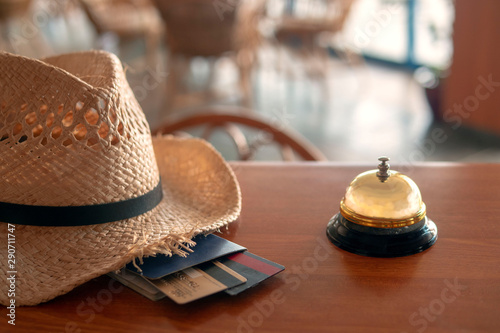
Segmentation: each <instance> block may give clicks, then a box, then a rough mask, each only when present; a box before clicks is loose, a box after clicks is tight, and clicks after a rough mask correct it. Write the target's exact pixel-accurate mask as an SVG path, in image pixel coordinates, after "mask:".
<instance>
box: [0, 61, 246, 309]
mask: <svg viewBox="0 0 500 333" xmlns="http://www.w3.org/2000/svg"><path fill="white" fill-rule="evenodd" d="M0 160H1V163H0V188H1V191H0V201H2V202H10V203H17V204H27V205H47V206H72V205H78V206H81V205H91V204H99V203H109V202H117V201H122V200H125V199H129V198H133V197H137V196H139V195H142V194H145V193H147V192H148V191H150V190H151V189H153V188H154V187H155V185H156V184H157V183H158V180H159V177H160V175H161V179H162V186H163V193H164V198H163V200H162V202H161V203H160V204H159V205H158V206H157V207H155V208H154V209H153V210H151V211H149V212H147V213H145V214H142V215H140V216H138V217H135V218H131V219H127V220H122V221H117V222H112V223H105V224H100V225H90V226H81V227H36V226H21V225H17V226H16V227H15V237H16V243H15V246H16V267H15V268H16V270H17V282H16V305H36V304H38V303H41V302H45V301H48V300H50V299H52V298H54V297H56V296H58V295H61V294H64V293H66V292H68V291H70V290H71V289H73V288H74V287H76V286H78V285H80V284H82V283H84V282H86V281H88V280H90V279H92V278H94V277H97V276H99V275H102V274H105V273H107V272H110V271H112V270H116V269H119V268H121V267H122V266H123V265H125V264H126V263H127V262H129V261H131V260H134V259H136V258H139V260H140V259H141V258H142V257H143V256H149V255H154V254H156V253H165V254H173V253H177V254H181V255H183V254H185V251H183V248H184V246H185V244H186V243H188V244H189V242H190V238H191V237H192V236H194V235H195V234H198V233H202V232H205V233H207V232H211V231H214V230H216V229H218V228H220V227H222V226H224V225H226V224H227V223H229V222H231V221H234V220H235V219H236V218H237V217H238V215H239V212H240V209H241V194H240V190H239V186H238V184H237V182H236V179H235V177H234V174H233V173H232V171H231V169H230V168H229V166H228V165H227V164H226V163H225V162H224V160H223V159H222V157H221V156H220V155H219V154H218V153H217V152H216V151H215V150H214V149H213V148H212V147H211V146H209V145H208V144H207V143H205V142H204V141H201V140H197V139H189V140H186V139H174V138H172V137H158V138H153V139H152V138H151V135H150V130H149V127H148V125H147V122H146V119H145V116H144V114H143V113H142V110H141V108H140V106H139V104H138V103H137V101H136V99H135V97H134V96H133V93H132V91H131V89H130V87H129V85H128V83H127V81H126V79H125V76H124V73H123V70H122V66H121V64H120V62H119V60H118V59H117V58H116V57H115V56H113V55H111V54H109V53H105V52H98V51H91V52H84V53H74V54H67V55H62V56H57V57H52V58H47V59H43V60H42V61H38V60H33V59H28V58H24V57H20V56H14V55H11V54H7V53H0ZM40 218H43V219H50V216H41V217H40ZM7 226H8V225H7V224H6V223H0V239H3V240H4V241H1V242H0V243H1V244H0V268H1V270H0V279H2V280H3V281H5V279H6V271H7V268H6V265H7V244H6V240H7V237H8V236H7ZM5 292H6V291H5V290H2V291H1V292H0V303H1V304H4V305H6V304H7V302H8V301H9V300H8V299H7V295H6V293H5Z"/></svg>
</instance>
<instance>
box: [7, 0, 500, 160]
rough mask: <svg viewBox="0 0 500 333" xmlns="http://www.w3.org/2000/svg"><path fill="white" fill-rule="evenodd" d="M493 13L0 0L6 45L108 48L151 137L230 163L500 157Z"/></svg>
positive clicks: (389, 4)
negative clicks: (207, 144)
mask: <svg viewBox="0 0 500 333" xmlns="http://www.w3.org/2000/svg"><path fill="white" fill-rule="evenodd" d="M499 16H500V2H499V1H497V0H478V1H470V0H455V1H453V0H267V1H266V0H0V50H3V51H7V52H11V53H16V54H20V55H24V56H29V57H34V58H43V57H46V56H50V55H54V54H59V53H67V52H76V51H82V50H89V49H103V50H107V51H109V52H113V53H115V54H116V55H117V56H118V57H119V58H120V59H121V61H122V62H123V64H124V67H125V70H126V73H127V79H128V80H129V83H130V85H131V87H132V89H133V91H134V93H135V95H136V98H137V99H138V101H139V103H140V104H141V106H142V108H143V110H144V112H145V114H146V117H147V119H148V121H149V124H150V126H151V128H152V130H153V131H154V132H155V133H156V132H162V133H175V134H177V135H193V136H201V137H205V138H207V139H209V140H210V141H211V142H212V143H213V144H214V145H215V146H216V148H217V149H219V150H220V151H221V153H222V154H223V156H224V157H225V158H226V159H228V160H235V159H243V160H247V159H256V160H280V159H285V160H289V159H294V158H297V159H307V160H325V159H327V160H330V161H349V162H353V161H367V162H373V161H376V159H377V157H378V156H381V155H387V156H390V157H391V159H392V161H394V162H395V163H416V162H421V161H459V162H500V112H499V108H500V65H499V59H500V46H499V44H498V43H497V40H496V38H497V36H498V33H500V20H499ZM89 66H91V64H89Z"/></svg>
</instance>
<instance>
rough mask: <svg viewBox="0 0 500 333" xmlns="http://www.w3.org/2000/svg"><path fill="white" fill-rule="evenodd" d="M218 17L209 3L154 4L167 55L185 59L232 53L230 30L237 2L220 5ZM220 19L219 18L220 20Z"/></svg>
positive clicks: (160, 0) (199, 0)
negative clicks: (185, 57)
mask: <svg viewBox="0 0 500 333" xmlns="http://www.w3.org/2000/svg"><path fill="white" fill-rule="evenodd" d="M221 2H222V3H224V4H226V5H227V6H233V7H232V8H228V9H227V10H225V11H224V12H223V15H222V14H221V11H220V10H219V11H218V10H217V7H216V4H217V2H214V1H211V0H169V1H165V0H155V1H154V3H155V5H156V7H157V9H158V11H159V12H160V14H161V16H162V18H163V20H164V22H165V26H166V38H167V45H168V47H169V50H170V52H172V53H175V54H182V55H185V56H220V55H221V54H223V53H225V52H229V51H232V50H234V43H233V38H234V27H235V23H236V14H237V8H238V4H239V2H240V1H239V0H233V1H230V2H229V1H228V2H226V1H221ZM221 15H222V16H221Z"/></svg>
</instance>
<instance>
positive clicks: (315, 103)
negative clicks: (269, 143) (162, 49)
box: [128, 51, 500, 163]
mask: <svg viewBox="0 0 500 333" xmlns="http://www.w3.org/2000/svg"><path fill="white" fill-rule="evenodd" d="M269 52H271V53H268V54H267V56H265V57H264V58H265V60H266V61H265V62H264V65H261V67H260V68H259V69H258V70H256V71H255V73H254V77H253V91H254V108H255V110H256V112H258V113H259V114H261V115H262V116H263V117H265V118H266V119H268V120H270V121H273V122H274V123H277V122H278V123H279V124H280V125H282V126H287V127H289V128H293V129H294V130H296V131H298V132H299V133H301V134H302V135H303V136H304V137H306V138H307V139H308V140H309V141H311V142H312V143H314V144H315V145H316V146H317V147H318V148H319V149H320V150H321V151H322V152H323V153H324V154H325V156H326V157H327V158H328V159H329V160H332V161H376V159H377V157H378V156H381V155H387V156H390V157H391V158H392V160H393V161H394V162H395V163H413V162H420V161H464V162H500V138H499V137H497V136H494V135H489V134H487V133H483V132H481V131H477V130H473V129H469V128H464V127H462V128H458V129H457V130H453V129H451V128H450V127H449V126H447V125H446V124H441V123H434V122H433V119H432V115H431V111H430V108H429V106H428V104H427V102H426V99H425V96H424V92H423V89H422V87H421V86H420V85H419V84H418V83H417V82H416V80H415V79H414V77H413V74H412V73H411V72H407V71H404V70H400V69H395V68H391V67H384V66H381V65H375V64H372V63H364V64H362V65H356V66H349V65H347V64H346V63H345V62H343V61H341V60H339V59H337V58H332V59H331V60H330V61H329V63H328V64H327V66H326V67H325V73H326V75H325V77H324V78H308V77H307V75H306V74H305V73H304V71H303V70H302V69H301V68H300V67H301V66H300V62H297V60H296V59H293V57H292V58H290V56H284V57H283V58H281V60H280V63H281V65H282V66H281V67H282V68H284V69H282V71H280V72H279V71H277V70H276V68H277V67H278V66H276V63H277V61H278V60H277V59H276V55H275V54H274V55H273V54H272V51H269ZM273 57H274V58H273ZM160 59H163V57H160ZM283 64H284V65H283ZM287 66H290V67H289V68H288V69H286V68H287ZM205 67H206V66H205V65H203V64H202V63H198V64H196V65H195V66H192V69H193V71H192V72H191V73H189V74H188V76H190V77H191V79H192V80H194V81H196V80H202V79H203V75H204V74H203V73H204V71H205V72H206V68H205ZM155 70H156V71H157V73H162V75H163V74H164V64H161V65H160V66H159V67H157V68H156V69H155ZM150 72H151V68H147V69H146V70H145V71H138V72H136V73H132V71H129V75H128V77H129V80H130V81H131V85H132V87H133V88H134V90H136V94H137V95H140V96H139V97H141V96H142V94H141V92H142V91H141V89H140V82H141V80H143V77H144V75H151V73H150ZM217 73H219V76H216V79H215V81H216V84H217V86H218V88H219V90H221V91H222V92H224V93H226V95H228V96H230V97H229V98H226V99H225V100H222V101H219V103H221V104H235V102H237V98H231V96H232V94H237V90H236V89H235V86H236V80H237V78H236V73H235V71H234V68H233V67H232V66H231V64H230V62H229V61H228V60H225V61H222V62H220V63H219V64H218V72H217ZM160 76H161V75H160ZM167 79H168V77H167ZM163 89H164V82H161V83H160V84H159V85H158V87H157V89H155V90H154V91H148V92H147V97H145V98H143V99H142V100H141V104H142V105H143V108H144V111H145V112H146V115H147V117H148V120H149V121H150V123H151V125H152V127H155V126H157V125H158V124H159V123H161V119H162V118H163V117H164V112H165V111H164V107H163V105H164V103H165V98H166V97H165V94H164V90H163ZM137 92H139V94H138V93H137ZM174 112H177V113H178V114H181V113H183V112H186V111H185V110H180V109H177V110H174ZM436 129H440V130H442V131H443V133H444V134H443V135H442V138H441V140H439V142H436V141H435V140H433V139H432V136H431V135H430V133H432V131H433V130H436ZM214 143H216V146H217V148H218V149H219V150H220V151H221V152H222V153H223V155H224V156H225V157H226V158H228V159H232V158H234V157H235V155H234V154H232V153H231V152H230V150H231V147H230V146H227V147H226V146H225V145H224V142H222V141H221V142H219V141H218V140H217V137H216V138H215V140H214ZM258 158H259V159H279V156H278V155H277V154H273V153H270V152H267V151H264V152H263V153H262V154H261V155H258Z"/></svg>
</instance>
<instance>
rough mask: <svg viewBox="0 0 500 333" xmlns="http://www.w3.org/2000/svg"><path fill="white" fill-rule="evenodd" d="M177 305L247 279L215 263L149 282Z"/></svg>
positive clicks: (233, 285) (207, 263)
mask: <svg viewBox="0 0 500 333" xmlns="http://www.w3.org/2000/svg"><path fill="white" fill-rule="evenodd" d="M149 281H150V282H151V283H152V284H153V285H154V286H156V288H158V290H160V291H161V292H162V293H164V294H165V295H166V296H168V297H169V298H170V299H172V300H173V301H174V302H176V303H178V304H186V303H189V302H192V301H195V300H197V299H200V298H203V297H206V296H209V295H212V294H215V293H218V292H220V291H223V290H226V289H228V288H232V287H235V286H237V285H240V284H242V283H245V282H246V281H247V279H246V278H245V277H243V276H241V275H240V274H238V273H236V272H234V271H233V270H231V269H229V268H228V267H226V266H224V265H222V264H220V263H219V262H217V261H214V262H206V263H203V264H201V265H198V266H196V267H190V268H187V269H184V270H182V271H179V272H176V273H173V274H171V275H168V276H165V277H163V278H161V279H154V280H149Z"/></svg>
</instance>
